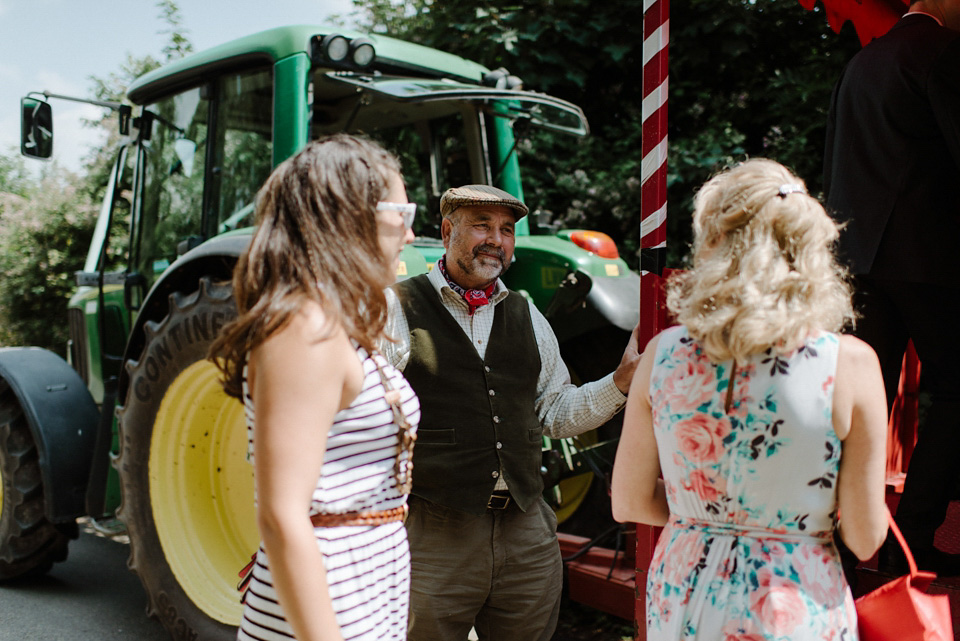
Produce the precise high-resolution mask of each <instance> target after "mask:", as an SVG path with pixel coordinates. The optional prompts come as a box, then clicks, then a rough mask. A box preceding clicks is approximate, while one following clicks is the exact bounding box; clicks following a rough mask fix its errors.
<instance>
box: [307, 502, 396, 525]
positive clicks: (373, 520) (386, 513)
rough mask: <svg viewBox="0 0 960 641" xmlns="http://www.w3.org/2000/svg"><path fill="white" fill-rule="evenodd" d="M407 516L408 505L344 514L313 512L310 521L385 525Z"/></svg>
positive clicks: (323, 523) (336, 523)
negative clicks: (377, 510)
mask: <svg viewBox="0 0 960 641" xmlns="http://www.w3.org/2000/svg"><path fill="white" fill-rule="evenodd" d="M406 518H407V506H406V505H401V506H400V507H395V508H391V509H389V510H381V511H379V512H345V513H342V514H311V515H310V522H311V523H313V526H314V527H343V526H347V525H383V524H384V523H393V522H394V521H403V520H405V519H406Z"/></svg>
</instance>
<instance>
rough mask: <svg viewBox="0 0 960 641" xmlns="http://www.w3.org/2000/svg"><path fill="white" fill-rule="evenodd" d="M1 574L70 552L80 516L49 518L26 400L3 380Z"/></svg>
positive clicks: (34, 569) (25, 570) (40, 566)
mask: <svg viewBox="0 0 960 641" xmlns="http://www.w3.org/2000/svg"><path fill="white" fill-rule="evenodd" d="M0 481H2V482H0V580H6V579H13V578H16V577H20V576H25V575H33V574H43V573H44V572H46V571H47V570H49V569H50V567H51V566H52V565H53V564H54V563H57V562H59V561H63V560H64V559H66V558H67V544H68V543H69V541H70V539H72V538H76V537H77V524H76V522H71V523H64V524H54V523H51V522H50V521H49V520H47V517H46V510H45V507H46V504H45V501H44V493H43V482H42V481H41V478H40V461H39V455H38V453H37V447H36V444H35V443H34V441H33V436H32V435H31V433H30V428H29V426H28V425H27V419H26V417H25V416H24V414H23V409H22V408H21V407H20V402H19V401H18V400H17V397H16V395H15V394H14V393H13V390H12V389H10V386H9V385H8V384H7V382H6V381H3V380H0Z"/></svg>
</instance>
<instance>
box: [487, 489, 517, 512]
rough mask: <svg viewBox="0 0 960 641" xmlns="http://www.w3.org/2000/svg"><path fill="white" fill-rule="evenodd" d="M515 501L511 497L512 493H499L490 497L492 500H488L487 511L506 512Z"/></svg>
mask: <svg viewBox="0 0 960 641" xmlns="http://www.w3.org/2000/svg"><path fill="white" fill-rule="evenodd" d="M512 500H513V497H512V496H510V492H505V491H502V490H501V491H498V492H494V493H493V494H491V495H490V498H489V499H487V509H488V510H505V509H506V508H507V506H508V505H510V501H512Z"/></svg>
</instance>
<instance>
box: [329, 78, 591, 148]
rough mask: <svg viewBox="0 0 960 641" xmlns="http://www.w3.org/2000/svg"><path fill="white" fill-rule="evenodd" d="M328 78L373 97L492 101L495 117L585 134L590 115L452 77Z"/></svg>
mask: <svg viewBox="0 0 960 641" xmlns="http://www.w3.org/2000/svg"><path fill="white" fill-rule="evenodd" d="M326 76H327V78H329V79H330V80H332V81H334V82H340V83H344V84H346V85H350V86H352V87H354V88H356V90H358V91H360V92H363V93H366V94H367V95H369V96H370V97H371V99H373V100H377V99H384V100H389V101H390V102H408V103H427V102H435V101H441V100H442V101H462V102H469V103H489V104H490V105H491V108H490V112H491V113H492V114H493V115H494V116H498V117H501V118H509V119H510V120H519V121H526V122H528V123H530V124H532V125H535V126H537V127H543V128H545V129H551V130H554V131H560V132H563V133H568V134H573V135H576V136H585V135H587V134H588V133H589V132H590V127H589V125H588V124H587V118H586V116H584V114H583V110H581V109H580V107H578V106H577V105H575V104H573V103H570V102H567V101H566V100H561V99H559V98H554V97H553V96H548V95H546V94H542V93H537V92H534V91H522V90H516V89H496V88H493V87H482V86H479V85H475V84H469V83H465V82H459V81H456V80H450V79H446V78H443V79H432V78H410V77H399V76H383V75H371V74H363V73H354V72H343V71H329V72H327V73H326Z"/></svg>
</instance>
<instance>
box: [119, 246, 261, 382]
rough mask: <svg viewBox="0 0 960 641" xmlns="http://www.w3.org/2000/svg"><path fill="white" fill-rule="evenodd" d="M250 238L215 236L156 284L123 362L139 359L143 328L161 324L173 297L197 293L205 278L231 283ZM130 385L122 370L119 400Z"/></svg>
mask: <svg viewBox="0 0 960 641" xmlns="http://www.w3.org/2000/svg"><path fill="white" fill-rule="evenodd" d="M251 236H252V232H237V233H231V234H227V235H224V236H216V237H214V238H211V239H210V240H208V241H206V242H205V243H203V244H202V245H199V246H198V247H195V248H194V249H191V250H190V251H188V252H187V253H185V254H184V255H183V256H180V257H179V258H177V260H176V261H174V263H173V264H172V265H170V267H168V268H167V270H166V271H165V272H163V274H161V276H160V278H158V279H157V280H156V282H155V283H154V284H153V287H151V288H150V291H149V292H148V293H147V295H146V297H145V298H144V301H143V304H142V305H141V306H140V312H139V314H138V315H137V320H136V321H135V322H134V324H133V327H132V328H131V331H130V337H129V339H128V340H127V347H126V350H125V352H124V358H123V360H124V362H127V361H129V360H131V359H136V358H139V356H140V353H141V352H142V351H143V346H144V340H145V338H144V331H143V328H144V325H146V323H147V322H148V321H156V322H159V321H160V320H162V319H163V318H164V317H166V315H167V312H168V307H169V301H170V295H171V294H173V293H175V292H185V291H193V290H195V289H196V288H197V285H198V283H199V282H200V279H201V278H202V277H204V276H209V277H211V278H213V279H214V280H230V279H231V278H232V277H233V266H234V265H235V264H236V262H237V259H238V258H239V257H240V254H241V253H243V251H244V250H245V249H246V248H247V246H248V245H249V244H250V238H251ZM129 383H130V377H129V374H128V373H127V370H126V368H122V369H121V372H120V377H119V381H118V385H119V387H118V393H117V398H121V399H122V398H126V396H127V385H129Z"/></svg>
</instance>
